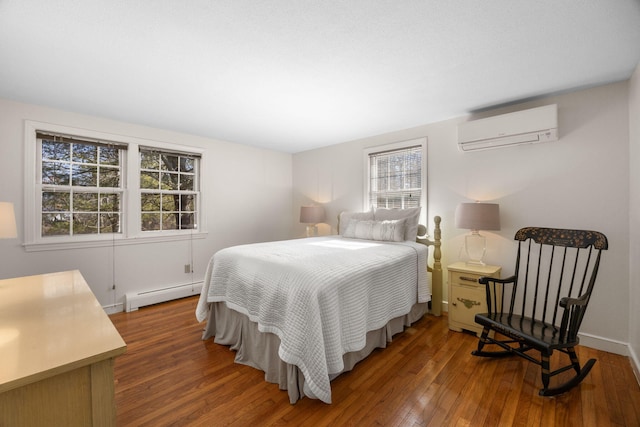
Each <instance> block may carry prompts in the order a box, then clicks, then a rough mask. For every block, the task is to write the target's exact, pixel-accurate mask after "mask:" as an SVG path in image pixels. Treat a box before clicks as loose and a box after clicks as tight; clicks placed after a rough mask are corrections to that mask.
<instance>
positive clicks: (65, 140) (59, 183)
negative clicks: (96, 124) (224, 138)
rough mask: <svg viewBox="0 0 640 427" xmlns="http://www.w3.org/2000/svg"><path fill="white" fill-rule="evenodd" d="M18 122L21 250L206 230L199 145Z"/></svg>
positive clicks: (202, 233) (140, 239) (129, 240)
mask: <svg viewBox="0 0 640 427" xmlns="http://www.w3.org/2000/svg"><path fill="white" fill-rule="evenodd" d="M150 142H151V141H149V140H146V139H139V138H134V137H127V136H121V135H111V134H106V133H102V132H96V131H90V130H86V129H75V128H70V127H66V126H60V125H54V124H49V123H39V122H33V121H25V188H26V193H25V248H26V250H27V251H34V250H49V249H64V248H69V247H92V246H104V245H112V244H114V242H115V244H127V243H136V244H138V243H144V242H146V241H149V242H152V241H154V242H155V241H158V240H181V239H186V238H189V239H191V238H194V237H196V238H204V237H206V231H204V230H205V227H203V225H204V223H203V221H202V219H203V212H202V200H201V199H202V196H201V193H200V171H201V168H202V161H203V153H204V150H203V149H200V148H196V147H190V146H182V145H178V144H170V143H165V142H156V141H153V143H150Z"/></svg>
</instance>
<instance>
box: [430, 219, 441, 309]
mask: <svg viewBox="0 0 640 427" xmlns="http://www.w3.org/2000/svg"><path fill="white" fill-rule="evenodd" d="M433 220H434V222H435V223H436V226H435V229H434V230H433V240H434V242H433V267H432V268H431V313H432V314H433V315H434V316H440V315H441V314H442V286H443V279H442V263H441V262H440V260H441V258H442V252H441V250H440V246H441V245H442V241H441V240H442V233H441V230H440V221H442V218H440V217H439V216H436V217H435V218H434V219H433Z"/></svg>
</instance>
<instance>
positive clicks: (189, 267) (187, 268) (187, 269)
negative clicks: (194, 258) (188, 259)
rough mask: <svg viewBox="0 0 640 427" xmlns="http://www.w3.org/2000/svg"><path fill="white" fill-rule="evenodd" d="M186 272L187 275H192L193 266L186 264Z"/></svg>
mask: <svg viewBox="0 0 640 427" xmlns="http://www.w3.org/2000/svg"><path fill="white" fill-rule="evenodd" d="M184 272H185V273H191V264H185V265H184Z"/></svg>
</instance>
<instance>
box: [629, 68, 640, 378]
mask: <svg viewBox="0 0 640 427" xmlns="http://www.w3.org/2000/svg"><path fill="white" fill-rule="evenodd" d="M629 141H630V144H629V146H630V155H629V163H630V170H631V179H630V183H631V185H630V188H629V202H630V209H629V211H630V222H629V238H630V240H631V245H630V250H629V285H630V286H629V288H630V295H629V347H630V349H631V357H632V359H633V361H634V364H635V368H636V376H637V377H638V378H639V380H640V372H639V370H640V311H639V310H638V307H640V263H639V262H638V260H640V64H639V65H638V66H637V67H636V70H635V72H634V73H633V76H631V79H630V80H629Z"/></svg>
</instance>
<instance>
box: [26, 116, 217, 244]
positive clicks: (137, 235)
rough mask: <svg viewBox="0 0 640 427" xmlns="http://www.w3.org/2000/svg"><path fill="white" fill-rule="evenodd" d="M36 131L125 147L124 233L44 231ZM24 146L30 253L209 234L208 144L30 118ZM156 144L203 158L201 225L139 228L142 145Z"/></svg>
mask: <svg viewBox="0 0 640 427" xmlns="http://www.w3.org/2000/svg"><path fill="white" fill-rule="evenodd" d="M37 131H41V132H45V133H46V132H49V133H57V134H63V135H73V136H76V137H78V138H79V139H82V138H86V139H88V140H99V141H114V142H118V143H120V144H123V145H126V146H127V148H126V150H125V151H124V153H125V154H124V156H123V157H124V161H123V164H122V165H121V173H122V180H123V181H122V182H123V189H122V199H121V210H122V215H121V229H122V233H107V234H97V235H94V234H90V235H75V236H47V237H42V235H41V227H42V225H41V222H42V218H41V212H42V209H41V208H42V205H41V204H42V196H41V194H42V184H41V183H39V182H38V179H37V178H38V176H39V169H38V168H39V167H40V165H41V158H38V153H39V151H38V141H37V137H36V133H37ZM24 138H25V144H24V147H25V148H24V150H25V157H24V161H25V168H24V171H25V178H24V184H25V193H24V197H25V200H24V206H25V209H24V218H25V221H24V235H25V242H24V247H25V249H26V250H27V251H28V252H32V251H45V250H59V249H76V248H87V247H101V246H113V245H127V244H140V243H156V242H163V241H175V240H189V239H193V238H206V237H207V225H206V218H207V216H206V214H205V212H204V206H206V203H205V202H204V194H205V192H204V191H203V180H202V179H201V177H202V172H203V171H204V170H205V169H204V167H205V165H206V151H205V150H204V149H203V148H199V147H191V146H184V145H179V144H173V143H167V142H161V141H152V140H148V139H143V138H136V137H131V136H126V135H114V134H110V133H106V132H100V131H94V130H90V129H80V128H74V127H70V126H65V125H58V124H52V123H44V122H38V121H33V120H25V126H24ZM140 147H145V148H149V147H152V148H157V149H158V150H164V151H173V152H182V153H185V154H192V155H194V156H198V157H200V159H199V162H198V163H199V166H198V168H199V170H198V175H199V177H200V180H199V189H198V190H199V191H198V197H197V207H196V209H197V212H198V214H197V218H196V224H198V227H197V229H188V230H165V231H159V232H158V231H154V232H146V231H142V230H141V227H140V216H141V207H140V160H139V148H140Z"/></svg>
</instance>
